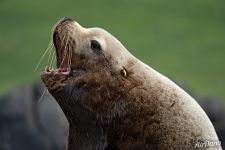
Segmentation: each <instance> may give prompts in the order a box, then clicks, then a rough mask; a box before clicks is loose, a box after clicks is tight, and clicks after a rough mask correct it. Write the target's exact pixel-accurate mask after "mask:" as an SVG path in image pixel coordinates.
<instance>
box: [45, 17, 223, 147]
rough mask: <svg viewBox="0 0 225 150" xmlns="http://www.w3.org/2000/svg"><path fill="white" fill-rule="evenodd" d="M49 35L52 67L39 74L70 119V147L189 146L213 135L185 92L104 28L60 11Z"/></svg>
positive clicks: (203, 115)
mask: <svg viewBox="0 0 225 150" xmlns="http://www.w3.org/2000/svg"><path fill="white" fill-rule="evenodd" d="M53 42H54V45H55V48H56V55H57V69H49V68H46V69H45V70H44V71H43V72H42V73H41V79H42V81H43V82H44V84H45V86H46V87H47V89H48V90H49V91H50V93H51V94H52V95H53V96H54V97H55V99H56V101H57V102H58V103H59V105H60V107H61V108H62V110H63V112H64V113H65V115H66V117H67V119H68V121H69V124H70V129H69V142H68V149H69V150H74V149H98V150H103V149H104V150H141V149H142V150H150V149H195V146H196V143H197V142H204V141H206V140H208V141H218V137H217V135H216V132H215V130H214V127H213V125H212V124H211V122H210V120H209V118H208V117H207V115H206V114H205V112H204V111H203V110H202V108H201V107H200V106H199V105H198V103H197V102H196V101H195V100H194V99H193V98H192V97H191V96H189V95H188V94H187V93H186V92H185V91H183V90H182V89H181V88H180V87H178V86H177V85H176V84H175V83H173V82H172V81H171V80H169V79H168V78H167V77H165V76H163V75H161V74H160V73H158V72H157V71H155V70H154V69H152V68H151V67H149V66H148V65H146V64H144V63H143V62H141V61H140V60H138V59H137V58H135V57H134V56H133V55H132V54H131V53H130V52H129V51H128V50H127V49H126V48H125V47H124V46H123V45H122V44H121V43H120V42H119V41H118V40H117V39H116V38H115V37H114V36H112V35H111V34H110V33H108V32H107V31H105V30H103V29H100V28H84V27H82V26H81V25H79V24H78V23H77V22H76V21H73V20H72V19H70V18H64V19H62V20H60V21H59V22H58V23H57V25H56V27H55V29H54V32H53ZM208 148H209V149H210V148H214V149H221V147H220V145H217V146H212V147H208Z"/></svg>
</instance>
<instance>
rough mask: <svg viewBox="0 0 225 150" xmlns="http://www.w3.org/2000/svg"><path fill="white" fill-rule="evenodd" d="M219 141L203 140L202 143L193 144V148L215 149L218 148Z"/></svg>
mask: <svg viewBox="0 0 225 150" xmlns="http://www.w3.org/2000/svg"><path fill="white" fill-rule="evenodd" d="M220 145H221V141H219V140H204V141H198V142H197V143H195V148H209V147H215V146H220Z"/></svg>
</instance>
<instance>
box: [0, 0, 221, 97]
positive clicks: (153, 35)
mask: <svg viewBox="0 0 225 150" xmlns="http://www.w3.org/2000/svg"><path fill="white" fill-rule="evenodd" d="M63 16H70V17H72V18H74V19H75V20H77V21H78V22H79V23H80V24H81V25H82V26H84V27H96V26H97V27H101V28H104V29H106V30H107V31H109V32H111V33H112V34H113V35H115V36H116V37H117V38H118V39H119V40H120V41H121V42H122V43H123V44H124V45H125V47H126V48H127V49H128V50H130V51H131V52H132V53H133V54H134V55H135V56H136V57H138V58H139V59H141V60H142V61H144V62H145V63H147V64H149V65H150V66H151V67H153V68H155V69H156V70H158V71H159V72H161V73H162V74H164V75H166V76H169V77H172V78H175V79H177V80H181V81H185V82H186V83H187V84H188V85H189V87H191V89H193V91H195V92H196V93H197V94H199V95H212V96H216V97H220V98H223V99H225V60H224V58H225V1H224V0H170V1H166V0H120V1H119V0H95V1H94V0H92V1H91V0H90V1H88V0H79V1H76V0H70V1H69V0H67V1H66V0H65V1H63V0H61V1H53V0H38V1H31V0H21V1H12V0H1V1H0V68H1V71H0V92H5V91H7V90H9V89H11V88H12V87H14V86H16V85H19V84H24V83H29V82H32V81H34V80H36V81H37V80H40V79H39V74H40V72H41V70H43V68H44V66H45V65H46V64H47V59H45V60H44V61H43V62H42V63H41V65H40V67H39V69H38V70H37V71H36V72H34V70H35V67H36V65H37V63H38V61H39V60H40V58H41V56H42V54H43V53H44V51H45V50H46V48H47V47H48V43H49V40H50V37H51V29H52V26H53V25H54V24H55V23H56V21H57V20H58V19H60V18H61V17H63Z"/></svg>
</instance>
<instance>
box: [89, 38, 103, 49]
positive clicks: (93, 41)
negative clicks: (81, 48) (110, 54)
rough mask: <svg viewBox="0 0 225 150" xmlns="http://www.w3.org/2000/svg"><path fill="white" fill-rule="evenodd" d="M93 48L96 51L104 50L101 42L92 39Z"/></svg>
mask: <svg viewBox="0 0 225 150" xmlns="http://www.w3.org/2000/svg"><path fill="white" fill-rule="evenodd" d="M91 49H92V50H94V51H100V50H102V48H101V45H100V43H99V42H98V41H96V40H91Z"/></svg>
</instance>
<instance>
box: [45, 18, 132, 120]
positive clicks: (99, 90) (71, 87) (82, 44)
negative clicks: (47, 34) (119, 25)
mask: <svg viewBox="0 0 225 150" xmlns="http://www.w3.org/2000/svg"><path fill="white" fill-rule="evenodd" d="M53 42H54V46H55V49H56V57H57V69H49V68H46V69H45V70H44V71H43V72H42V73H41V79H42V81H43V82H44V84H45V86H46V87H47V89H48V90H49V91H50V93H51V94H52V95H53V96H54V97H55V99H56V100H57V102H58V103H59V105H60V106H61V108H62V110H63V111H64V113H65V114H66V115H67V113H70V110H71V109H74V107H75V106H78V105H79V106H82V107H84V108H86V109H88V110H90V111H92V112H95V113H96V114H97V115H100V116H102V115H106V116H108V115H109V116H111V115H112V114H114V115H115V114H117V113H118V112H119V111H121V110H120V109H122V108H123V106H125V105H126V103H127V102H126V95H127V93H128V92H127V91H129V90H130V89H132V87H134V85H135V84H134V82H132V78H131V77H130V75H131V74H132V71H131V70H130V67H131V66H132V64H133V63H134V60H132V59H133V56H132V55H131V54H130V53H129V52H128V51H127V50H126V48H125V47H124V46H123V45H122V44H121V43H120V42H119V41H118V40H117V39H116V38H115V37H114V36H112V35H111V34H110V33H108V32H107V31H105V30H103V29H100V28H84V27H82V26H81V25H79V24H78V23H77V22H76V21H73V20H72V19H69V18H64V19H62V20H60V21H59V22H58V23H57V25H56V26H55V28H54V31H53ZM131 60H132V61H131ZM131 62H132V63H131ZM118 103H119V106H120V107H118V108H116V109H115V110H114V108H115V107H117V105H118ZM109 109H110V112H109ZM114 111H115V112H114ZM111 113H112V114H111Z"/></svg>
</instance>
